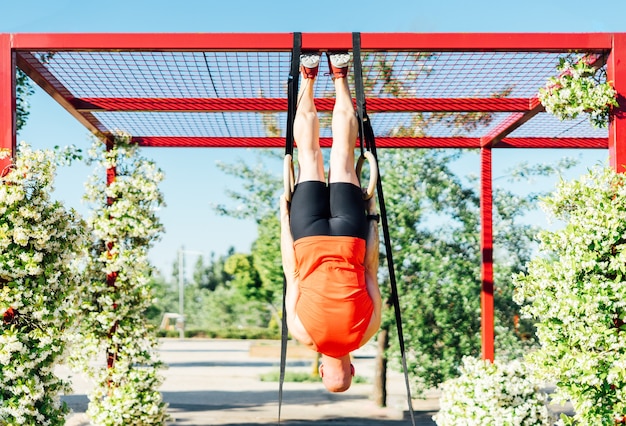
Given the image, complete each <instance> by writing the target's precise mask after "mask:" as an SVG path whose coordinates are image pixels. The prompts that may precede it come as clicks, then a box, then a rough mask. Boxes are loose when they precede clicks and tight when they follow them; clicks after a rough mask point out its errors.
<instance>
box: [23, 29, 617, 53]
mask: <svg viewBox="0 0 626 426" xmlns="http://www.w3.org/2000/svg"><path fill="white" fill-rule="evenodd" d="M612 39H613V35H612V34H611V33H362V34H361V48H362V49H363V50H371V51H376V50H378V51H382V50H406V51H411V50H412V51H453V50H454V51H544V52H565V51H569V50H584V51H602V50H608V49H610V48H611V43H612ZM11 45H12V47H13V48H14V49H18V50H46V51H47V50H51V51H59V50H156V51H159V50H172V51H232V50H244V51H261V50H270V51H290V50H291V49H292V46H293V34H292V33H16V34H11ZM302 48H303V49H307V50H308V49H311V50H333V49H352V33H303V34H302Z"/></svg>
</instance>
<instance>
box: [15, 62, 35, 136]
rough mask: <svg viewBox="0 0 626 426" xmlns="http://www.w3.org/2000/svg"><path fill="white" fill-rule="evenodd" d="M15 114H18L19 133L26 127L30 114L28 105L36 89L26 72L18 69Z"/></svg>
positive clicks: (17, 125)
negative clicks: (29, 98)
mask: <svg viewBox="0 0 626 426" xmlns="http://www.w3.org/2000/svg"><path fill="white" fill-rule="evenodd" d="M15 92H16V99H15V113H16V116H17V117H16V127H17V131H18V132H19V131H20V130H22V128H23V127H24V126H25V125H26V119H27V118H28V115H29V114H30V110H29V109H30V105H29V103H28V97H29V96H31V95H32V94H33V93H35V89H34V88H33V85H32V83H31V81H30V78H28V76H27V75H26V74H24V71H22V70H20V69H18V70H17V74H16V76H15Z"/></svg>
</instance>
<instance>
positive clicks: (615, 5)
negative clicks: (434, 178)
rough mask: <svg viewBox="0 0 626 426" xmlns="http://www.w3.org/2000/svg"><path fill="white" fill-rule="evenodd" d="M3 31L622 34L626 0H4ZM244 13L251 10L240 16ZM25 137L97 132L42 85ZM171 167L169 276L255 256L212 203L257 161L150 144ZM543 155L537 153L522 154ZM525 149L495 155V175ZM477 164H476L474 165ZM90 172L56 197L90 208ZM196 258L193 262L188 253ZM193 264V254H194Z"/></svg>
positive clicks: (81, 141) (82, 138)
mask: <svg viewBox="0 0 626 426" xmlns="http://www.w3.org/2000/svg"><path fill="white" fill-rule="evenodd" d="M2 3H4V4H3V5H2V7H1V11H2V12H1V13H0V32H191V33H193V32H291V31H302V32H352V31H361V32H619V31H626V21H624V16H626V1H624V0H605V1H604V2H601V3H598V4H595V3H591V2H589V1H581V0H573V1H557V0H541V1H538V0H527V1H523V2H508V1H503V0H499V1H492V0H469V1H468V0H438V1H423V0H401V1H394V0H387V1H384V2H383V1H365V0H364V1H360V2H352V1H344V2H340V1H337V0H334V1H328V0H317V1H315V2H302V1H283V0H279V1H259V0H256V1H253V0H228V1H209V0H205V1H201V0H195V1H191V0H177V1H173V0H125V1H121V0H108V1H105V2H94V1H84V0H80V1H76V0H53V1H51V0H38V1H29V0H21V1H16V0H3V1H2ZM601 6H602V7H603V8H601ZM242 11H245V14H242ZM18 139H19V140H25V141H27V142H28V143H30V144H31V145H32V146H34V147H36V148H47V147H52V146H54V145H61V146H62V145H68V144H76V145H79V146H84V147H87V146H89V144H90V136H89V134H88V132H87V131H86V129H85V128H83V127H82V126H81V125H79V124H78V122H76V121H75V120H74V119H73V118H72V117H71V116H70V115H69V114H68V113H67V112H66V111H65V110H63V109H62V108H61V107H59V106H58V105H57V104H56V103H55V102H54V101H53V100H52V99H51V98H49V97H48V96H47V95H46V94H44V93H43V92H41V91H39V90H38V91H37V93H36V94H35V96H33V97H32V99H31V117H30V118H29V121H28V124H27V126H26V128H25V129H24V130H23V131H22V132H21V133H20V135H19V137H18ZM144 154H145V155H146V156H148V157H150V158H153V159H154V160H155V161H157V163H158V164H159V166H160V167H162V168H163V169H164V170H165V172H166V182H165V183H164V184H163V187H162V189H163V191H164V193H165V197H166V202H167V204H168V206H167V207H166V208H164V209H163V211H162V213H161V217H162V220H163V222H164V224H165V227H166V234H165V236H164V238H163V239H162V241H161V242H159V243H157V245H156V246H155V248H154V249H153V250H152V252H151V259H152V261H153V263H154V264H155V265H156V266H157V267H159V268H160V269H161V270H162V271H164V272H165V273H166V275H168V274H169V272H170V268H171V264H172V262H173V261H174V259H175V258H176V251H177V250H178V249H179V248H180V247H181V246H183V245H184V246H185V249H187V250H190V251H197V252H204V253H207V254H208V253H210V252H215V253H216V254H218V255H219V254H223V253H225V252H226V250H227V249H228V247H230V246H234V247H235V248H236V249H237V250H239V251H244V252H247V251H249V248H250V243H251V242H252V241H253V240H254V238H255V237H256V230H255V227H254V225H253V224H252V223H247V222H242V221H236V220H234V219H229V218H223V217H218V216H216V215H215V214H214V213H213V211H212V209H211V208H210V204H211V203H221V202H226V201H227V199H226V198H225V197H224V195H223V194H224V190H225V189H226V188H229V187H235V186H236V185H237V184H238V182H237V181H236V180H233V179H231V178H229V177H227V176H225V175H223V174H221V173H220V172H218V171H217V170H216V169H215V167H214V164H215V162H216V161H218V160H221V161H226V162H229V161H234V160H235V159H237V158H249V157H250V156H251V155H252V154H251V152H250V151H246V150H241V149H239V150H238V149H230V150H229V149H205V150H193V149H184V148H183V149H172V148H167V149H149V150H146V151H145V152H144ZM563 154H568V155H582V157H581V158H582V163H583V166H582V167H583V169H579V170H578V172H581V171H584V167H586V166H589V165H592V164H596V163H597V162H598V161H603V160H604V159H605V158H606V152H605V151H585V152H583V153H582V154H580V153H572V152H567V153H566V152H563V151H560V152H549V153H546V152H543V153H541V158H542V159H546V158H551V159H556V158H558V157H559V156H561V155H563ZM523 156H525V157H526V159H528V160H529V161H534V160H537V158H538V157H539V153H538V152H537V151H534V152H533V151H527V152H525V153H524V154H523ZM519 158H520V152H513V151H511V150H503V151H499V152H496V153H495V154H494V164H495V170H494V176H495V177H497V176H498V173H504V172H503V170H504V169H505V168H506V166H508V165H511V164H513V162H514V160H516V159H519ZM477 167H478V164H477V163H476V171H478V169H477ZM89 173H90V170H88V169H86V168H81V167H73V168H72V169H71V170H64V171H61V172H60V174H59V178H58V181H57V185H56V186H57V191H56V195H57V197H58V198H60V199H62V200H64V201H65V202H66V203H67V204H68V205H70V206H73V207H75V208H77V209H78V210H79V211H83V212H84V206H82V205H81V203H80V197H81V195H82V192H83V186H82V185H83V182H84V180H85V179H86V177H87V175H88V174H89ZM190 260H191V259H190ZM191 261H193V260H191Z"/></svg>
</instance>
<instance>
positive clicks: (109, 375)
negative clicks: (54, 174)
mask: <svg viewBox="0 0 626 426" xmlns="http://www.w3.org/2000/svg"><path fill="white" fill-rule="evenodd" d="M89 157H90V161H91V162H92V163H95V164H96V165H97V167H96V170H95V172H94V175H93V176H92V178H91V179H90V180H89V181H88V182H87V184H86V187H87V192H86V195H85V199H86V200H87V201H88V202H89V203H90V205H91V206H92V207H93V214H92V215H91V217H90V218H89V219H88V224H89V228H90V229H91V231H92V233H93V236H94V242H93V245H92V247H91V253H90V254H91V261H90V264H89V265H88V267H87V270H86V274H85V275H86V278H85V285H86V286H87V288H88V291H89V294H90V297H89V298H88V299H87V300H85V302H84V303H83V305H82V306H81V308H82V311H83V316H82V317H81V333H80V339H79V343H78V344H79V346H80V351H77V352H76V354H75V355H74V357H73V362H74V364H75V365H78V366H80V367H81V368H82V370H83V371H85V372H86V373H87V375H88V376H89V377H91V378H93V379H94V381H95V383H96V386H95V389H94V390H93V392H92V393H91V394H90V395H89V398H90V403H89V407H88V410H87V414H88V415H89V417H90V419H91V421H92V424H95V425H108V426H112V425H119V426H122V425H123V426H129V425H160V424H163V423H164V421H165V420H166V417H167V416H166V408H167V407H166V404H165V403H164V402H163V400H162V397H161V394H160V392H159V391H158V388H159V386H160V385H161V383H162V380H163V378H162V375H161V374H160V371H159V370H160V369H161V368H162V364H161V362H160V361H159V360H158V357H157V355H156V353H155V350H156V346H157V343H158V342H157V339H156V332H155V331H154V330H153V329H152V327H151V326H150V325H149V324H148V322H147V321H146V319H145V316H144V312H145V310H146V309H147V308H148V307H149V306H150V305H151V302H152V298H153V296H152V294H151V290H150V287H149V278H150V275H151V273H152V267H151V265H150V264H149V262H148V258H147V255H148V249H149V248H150V247H151V245H152V243H153V242H154V241H155V240H156V239H157V238H159V237H160V233H161V231H162V225H161V224H160V222H159V220H158V217H157V216H156V211H157V210H158V208H159V207H160V206H161V205H162V204H163V197H162V194H161V192H160V191H159V189H158V184H159V183H160V182H161V181H162V180H163V173H162V172H161V171H160V170H159V169H158V168H157V167H156V166H155V164H154V163H153V162H151V161H148V160H146V159H145V158H143V157H141V156H139V155H138V147H137V146H136V145H134V144H131V142H130V138H128V137H126V136H119V137H116V139H115V143H114V144H113V146H112V148H111V149H109V150H107V149H106V146H105V144H104V143H103V142H101V141H96V142H95V143H94V145H93V146H92V149H91V150H90V151H89ZM112 171H114V176H115V177H114V180H113V181H112V182H109V184H107V182H106V181H105V180H104V179H103V177H104V176H105V175H106V172H112ZM98 357H100V359H99V361H100V362H94V360H98Z"/></svg>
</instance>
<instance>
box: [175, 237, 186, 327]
mask: <svg viewBox="0 0 626 426" xmlns="http://www.w3.org/2000/svg"><path fill="white" fill-rule="evenodd" d="M184 259H185V247H184V246H183V247H181V248H180V249H179V250H178V315H179V317H178V319H177V320H176V324H177V325H178V333H179V337H180V338H181V339H184V338H185V267H184Z"/></svg>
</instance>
